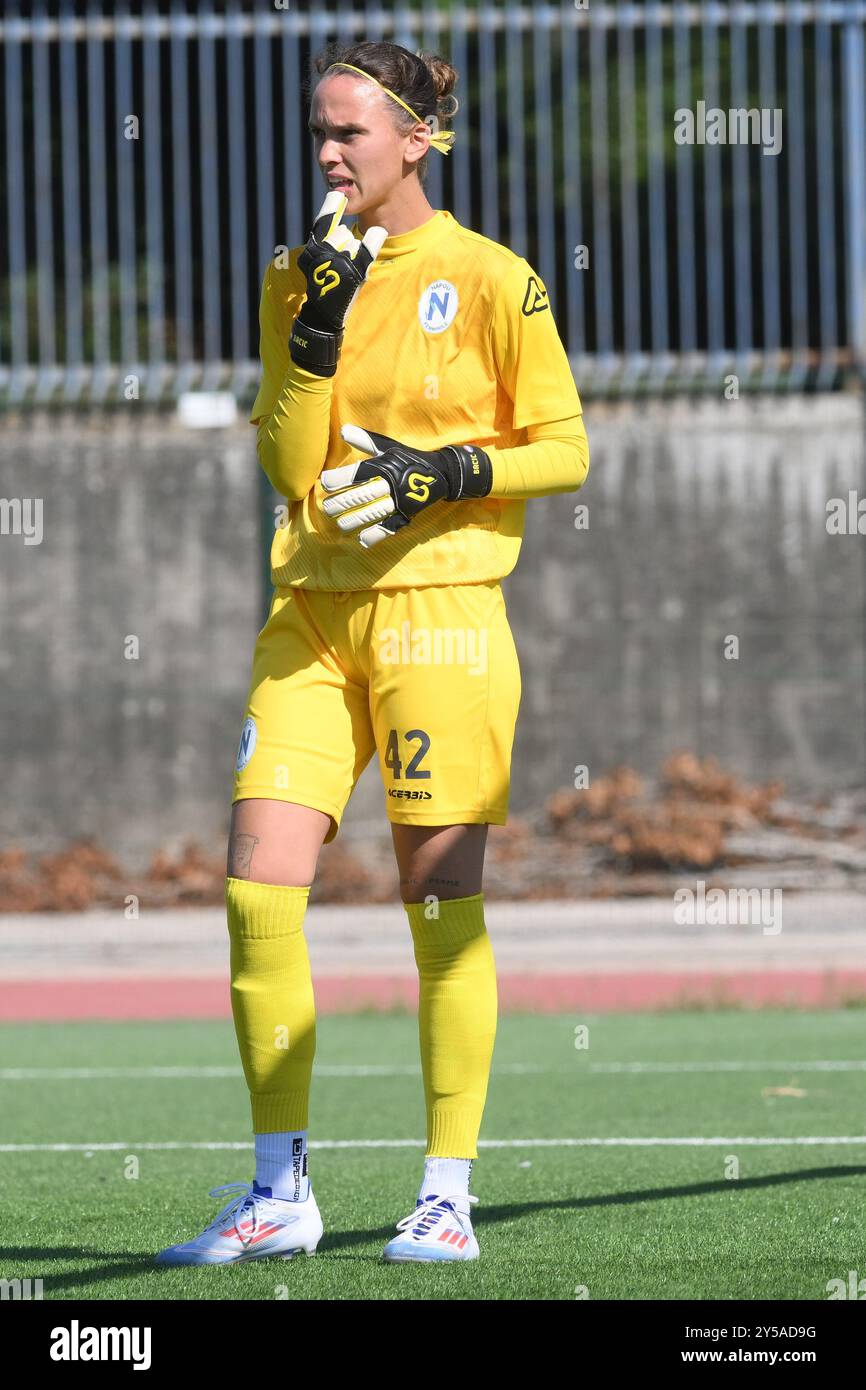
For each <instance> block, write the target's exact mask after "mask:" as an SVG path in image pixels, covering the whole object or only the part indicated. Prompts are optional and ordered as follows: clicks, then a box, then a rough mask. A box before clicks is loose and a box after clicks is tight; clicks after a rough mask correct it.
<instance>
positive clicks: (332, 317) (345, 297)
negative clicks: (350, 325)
mask: <svg viewBox="0 0 866 1390" xmlns="http://www.w3.org/2000/svg"><path fill="white" fill-rule="evenodd" d="M348 201H349V200H348V198H347V197H346V195H345V193H340V192H339V190H338V189H334V190H332V192H330V193H329V194H328V195H327V197H326V198H325V201H324V202H323V203H322V206H321V207H320V208H319V215H318V217H317V218H316V221H315V223H314V224H313V230H312V232H311V233H310V239H309V241H308V242H307V244H306V246H305V247H304V249H303V251H302V252H301V254H300V256H299V257H298V266H299V268H300V269H301V270H302V271H303V273H304V275H305V276H306V279H307V298H306V300H305V301H304V303H303V304H302V305H301V310H300V313H299V314H298V316H297V318H296V319H295V321H294V323H293V324H292V332H291V336H290V338H289V353H290V354H291V358H292V361H293V362H296V363H297V364H298V366H299V367H304V368H306V370H307V371H308V372H314V373H315V374H316V376H333V375H334V373H335V372H336V370H337V363H338V361H339V358H340V349H341V347H342V345H343V324H344V323H345V320H346V316H347V314H348V312H349V309H350V308H351V305H352V300H353V299H354V298H355V295H356V294H357V293H358V290H359V289H360V288H361V285H362V284H363V283H364V280H365V279H366V276H367V271H368V270H369V269H370V266H371V265H372V264H373V261H374V260H375V259H376V257H377V256H378V254H379V252H380V250H381V249H382V242H383V241H384V240H385V238H386V237H387V235H388V233H387V232H386V230H385V228H384V227H369V228H368V230H367V232H366V234H365V236H364V239H363V240H362V241H358V240H357V238H355V237H354V236H353V235H352V233H351V232H350V231H349V228H348V227H347V226H346V225H345V223H343V222H341V221H340V218H341V217H342V216H343V213H344V211H345V208H346V204H347V203H348Z"/></svg>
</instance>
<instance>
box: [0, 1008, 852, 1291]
mask: <svg viewBox="0 0 866 1390" xmlns="http://www.w3.org/2000/svg"><path fill="white" fill-rule="evenodd" d="M575 1024H587V1025H588V1029H589V1047H588V1048H586V1049H582V1050H577V1049H576V1048H575V1046H574V1029H575ZM863 1028H864V1015H863V1012H862V1011H861V1010H858V1009H849V1010H840V1011H837V1012H816V1013H802V1012H793V1011H792V1012H786V1011H782V1010H771V1011H766V1012H748V1011H743V1010H735V1011H730V1012H725V1011H720V1012H715V1013H709V1012H706V1011H700V1012H693V1013H665V1014H636V1015H624V1014H606V1015H604V1016H600V1017H589V1018H587V1017H581V1018H576V1017H571V1016H567V1015H554V1016H530V1015H506V1016H504V1017H502V1018H501V1019H500V1023H499V1031H498V1035H497V1043H496V1052H495V1055H494V1062H493V1074H492V1076H491V1081H490V1089H489V1093H488V1100H487V1107H486V1110H485V1114H484V1122H483V1126H482V1131H481V1136H480V1137H481V1141H482V1143H481V1145H480V1148H479V1157H478V1160H477V1161H476V1164H475V1168H474V1171H473V1175H472V1187H471V1190H472V1192H473V1193H474V1194H475V1195H477V1196H478V1198H479V1202H478V1204H477V1206H474V1207H473V1221H474V1226H475V1230H476V1234H477V1236H478V1239H479V1244H480V1247H481V1259H480V1260H478V1261H476V1262H470V1263H466V1264H459V1263H458V1264H447V1265H436V1266H431V1265H410V1266H406V1265H397V1266H391V1265H385V1264H383V1263H382V1262H381V1259H380V1256H381V1251H382V1247H383V1246H384V1244H385V1243H386V1241H388V1240H389V1239H390V1238H391V1237H392V1236H393V1235H394V1234H395V1223H396V1222H397V1220H398V1219H399V1218H400V1217H402V1216H404V1215H406V1214H407V1213H408V1212H409V1211H410V1210H411V1208H412V1206H413V1204H414V1199H415V1196H416V1191H417V1186H418V1181H419V1179H420V1176H421V1172H422V1162H423V1153H424V1132H425V1131H424V1107H423V1095H422V1089H421V1078H420V1071H417V1072H415V1071H413V1072H412V1073H411V1074H409V1075H404V1074H398V1075H377V1074H375V1072H373V1073H372V1074H368V1075H358V1074H351V1072H350V1074H343V1075H341V1074H333V1073H329V1071H328V1069H329V1068H340V1067H341V1066H343V1067H348V1068H350V1069H351V1068H358V1067H359V1066H362V1065H365V1066H370V1067H373V1068H375V1067H377V1066H378V1067H386V1068H387V1067H389V1066H391V1067H393V1066H398V1067H410V1068H414V1067H415V1065H416V1063H417V1058H418V1043H417V1024H416V1021H415V1019H414V1018H413V1017H410V1016H407V1015H405V1014H393V1015H384V1016H383V1015H372V1014H368V1015H360V1016H329V1017H325V1018H323V1019H320V1021H319V1025H318V1052H317V1058H316V1066H317V1068H319V1069H320V1070H319V1072H318V1075H315V1076H314V1081H313V1093H312V1100H311V1109H310V1144H311V1147H310V1176H311V1178H312V1182H313V1187H314V1191H315V1194H316V1199H317V1202H318V1204H319V1207H320V1209H321V1211H322V1216H323V1220H324V1223H325V1234H324V1236H323V1238H322V1241H321V1244H320V1245H319V1249H318V1253H317V1254H316V1256H315V1257H314V1258H307V1257H306V1256H303V1255H299V1256H296V1257H295V1258H294V1259H292V1260H290V1261H283V1260H276V1259H268V1260H263V1261H258V1262H253V1263H250V1264H244V1265H239V1266H234V1267H231V1266H230V1267H222V1268H213V1267H206V1268H178V1269H163V1268H160V1267H159V1266H156V1265H155V1264H154V1263H153V1256H154V1254H155V1253H156V1251H158V1250H159V1249H160V1248H161V1247H163V1246H164V1245H168V1244H173V1243H176V1242H179V1241H182V1240H188V1239H190V1238H191V1237H192V1236H193V1235H195V1234H197V1233H198V1232H199V1231H200V1230H201V1229H202V1228H203V1227H204V1226H205V1225H206V1224H207V1223H208V1222H209V1221H210V1220H211V1219H212V1217H213V1216H214V1215H215V1214H216V1212H217V1211H218V1210H219V1205H220V1204H222V1203H224V1202H225V1200H227V1198H226V1197H222V1198H220V1199H219V1202H218V1201H217V1199H212V1198H209V1197H208V1189H209V1188H210V1187H216V1186H218V1185H220V1184H222V1183H227V1182H233V1181H241V1180H243V1181H249V1180H250V1179H251V1178H252V1176H253V1173H254V1166H253V1153H252V1139H251V1134H250V1129H249V1103H248V1097H247V1093H246V1088H245V1085H244V1081H243V1076H242V1073H241V1071H240V1066H239V1062H238V1054H237V1044H236V1042H235V1038H234V1033H233V1031H232V1026H231V1023H230V1022H225V1023H210V1022H207V1023H201V1022H176V1023H174V1022H173V1023H164V1022H159V1023H142V1022H136V1023H78V1024H20V1025H4V1026H3V1027H2V1028H0V1068H2V1069H4V1071H3V1073H2V1074H0V1114H2V1128H0V1144H3V1145H10V1144H12V1145H15V1144H39V1145H44V1144H57V1143H69V1144H90V1143H93V1144H96V1143H107V1142H119V1143H120V1144H121V1145H122V1147H121V1148H119V1149H117V1150H113V1151H102V1150H92V1151H89V1152H82V1151H68V1152H56V1151H47V1150H43V1151H36V1152H32V1151H31V1152H9V1151H8V1150H4V1151H0V1195H2V1199H3V1200H2V1206H0V1223H2V1229H0V1277H2V1278H6V1279H12V1278H31V1279H34V1278H41V1279H42V1280H43V1296H44V1298H46V1299H50V1298H55V1299H67V1298H94V1299H96V1298H108V1299H132V1298H144V1299H163V1298H170V1299H226V1298H229V1299H235V1298H242V1299H262V1298H267V1299H273V1298H290V1299H296V1298H301V1299H371V1298H373V1299H405V1298H437V1299H439V1298H451V1299H544V1300H549V1299H556V1300H573V1299H575V1298H579V1297H589V1298H590V1299H596V1300H597V1299H656V1298H662V1299H800V1298H803V1299H826V1298H827V1297H828V1293H827V1281H828V1280H830V1279H837V1278H841V1279H847V1277H848V1271H849V1270H852V1269H853V1270H857V1271H858V1272H859V1276H860V1277H863V1276H864V1275H866V1223H864V1219H863V1207H864V1185H866V1152H864V1146H863V1145H862V1144H848V1145H831V1144H826V1143H825V1144H818V1145H804V1144H799V1143H798V1144H794V1145H783V1144H780V1143H772V1144H770V1145H767V1146H752V1145H747V1144H743V1143H737V1142H729V1143H722V1144H714V1145H707V1146H703V1147H697V1146H688V1145H684V1146H648V1147H628V1146H623V1145H613V1146H588V1147H566V1146H556V1145H554V1146H551V1147H532V1146H531V1145H523V1144H518V1145H517V1146H512V1147H495V1146H492V1147H486V1146H485V1142H484V1141H515V1140H535V1141H538V1140H542V1139H567V1138H586V1137H594V1138H620V1139H622V1138H646V1137H654V1138H663V1137H680V1138H688V1137H697V1136H700V1137H704V1138H721V1139H725V1140H734V1141H736V1140H737V1138H742V1137H750V1136H751V1137H765V1138H770V1139H772V1140H780V1139H784V1138H789V1139H790V1138H796V1139H801V1138H804V1137H807V1136H821V1137H824V1138H827V1137H832V1136H857V1135H861V1136H862V1135H863V1134H864V1133H866V1105H864V1103H863V1096H864V1086H866V1072H864V1071H863V1070H847V1071H846V1070H818V1071H815V1070H807V1069H805V1068H802V1069H798V1068H797V1067H796V1066H788V1065H782V1066H781V1067H780V1066H775V1067H774V1066H770V1065H766V1066H764V1065H761V1066H759V1067H758V1068H757V1069H753V1070H727V1071H726V1070H711V1071H704V1072H700V1071H698V1072H653V1071H644V1072H634V1071H631V1072H628V1071H626V1072H623V1071H604V1070H592V1068H603V1067H607V1066H611V1065H612V1064H615V1063H621V1062H629V1063H634V1062H640V1063H662V1062H667V1063H674V1064H676V1065H682V1064H683V1063H696V1062H706V1063H711V1064H713V1065H715V1064H717V1063H718V1062H719V1061H726V1062H742V1061H747V1062H749V1063H756V1062H757V1063H760V1064H764V1063H767V1064H769V1063H771V1062H774V1061H775V1062H777V1063H779V1062H780V1063H783V1064H787V1063H792V1062H804V1061H808V1060H822V1061H829V1060H846V1061H847V1060H857V1059H862V1058H863V1057H864V1048H863ZM156 1066H168V1067H176V1066H186V1067H201V1066H210V1067H228V1068H231V1069H232V1070H231V1074H230V1075H227V1076H222V1077H213V1076H196V1077H185V1078H178V1077H172V1078H155V1077H148V1076H145V1075H136V1076H134V1077H124V1078H118V1077H113V1078H105V1077H102V1078H98V1079H96V1078H92V1079H84V1078H69V1077H65V1078H64V1077H56V1076H55V1077H52V1076H50V1075H41V1074H40V1075H38V1076H36V1077H33V1078H28V1079H25V1080H20V1079H13V1078H12V1077H9V1076H8V1075H7V1074H6V1073H7V1072H8V1070H9V1069H12V1068H28V1069H29V1068H36V1069H38V1070H39V1072H40V1073H41V1071H42V1069H45V1068H48V1069H53V1068H70V1067H132V1068H136V1069H143V1068H147V1067H156ZM523 1069H525V1070H523ZM767 1088H772V1089H775V1090H776V1091H779V1090H781V1091H783V1092H784V1091H785V1090H786V1089H788V1090H791V1091H792V1092H793V1094H784V1093H781V1094H767ZM801 1092H802V1094H801ZM325 1140H327V1141H337V1140H343V1141H358V1140H365V1141H370V1140H417V1141H418V1145H417V1147H415V1146H410V1147H395V1148H388V1147H381V1148H370V1147H367V1148H365V1147H347V1148H327V1147H318V1148H317V1141H319V1144H321V1141H325ZM164 1141H173V1142H179V1141H180V1142H183V1141H199V1142H200V1141H223V1142H225V1141H235V1142H239V1143H242V1144H244V1143H246V1144H248V1145H249V1147H248V1148H245V1149H238V1150H234V1151H232V1150H219V1149H212V1150H208V1149H198V1150H195V1149H183V1148H181V1149H174V1150H171V1149H169V1150H158V1149H146V1148H144V1147H142V1146H143V1144H145V1143H148V1142H149V1143H159V1142H164ZM131 1160H134V1161H135V1162H131ZM135 1163H137V1173H138V1175H137V1176H134V1177H130V1176H127V1173H129V1172H131V1171H135ZM735 1165H738V1176H732V1175H731V1174H732V1173H733V1172H734V1171H735ZM229 1195H231V1194H229Z"/></svg>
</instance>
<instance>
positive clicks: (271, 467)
mask: <svg viewBox="0 0 866 1390" xmlns="http://www.w3.org/2000/svg"><path fill="white" fill-rule="evenodd" d="M313 70H314V74H317V75H318V77H319V80H318V82H317V85H316V86H315V90H314V91H313V92H312V102H311V109H310V132H311V135H312V137H313V140H314V142H315V150H316V157H317V160H318V163H319V166H320V168H321V170H322V174H323V176H324V178H325V180H326V181H327V184H328V188H329V190H330V191H329V193H328V195H327V196H326V198H325V201H324V203H323V205H322V209H321V211H320V214H319V217H318V218H317V220H316V223H315V226H314V229H313V232H312V235H311V237H310V239H309V241H308V242H307V244H306V246H304V247H297V248H296V249H294V250H292V251H290V252H288V253H286V254H285V255H284V256H282V257H281V256H279V255H278V256H277V257H276V258H275V259H274V260H273V261H272V262H271V263H270V264H269V265H268V267H267V270H266V272H265V277H264V284H263V286H262V296H261V308H260V323H261V357H262V367H263V378H262V383H261V388H260V390H259V393H258V396H257V398H256V401H255V404H254V406H253V409H252V414H251V417H250V418H251V422H252V423H253V424H256V425H257V426H258V431H257V448H258V456H259V460H260V462H261V465H262V468H263V469H264V471H265V473H266V474H267V476H268V478H269V479H270V481H271V483H272V484H273V486H274V488H275V490H276V492H277V493H278V494H279V495H280V496H281V497H284V498H286V499H287V503H288V509H287V522H286V524H285V525H284V526H282V527H281V528H280V529H278V530H277V532H276V535H275V538H274V543H273V548H272V553H271V560H272V574H273V583H274V586H275V592H274V597H273V602H272V605H271V610H270V614H269V617H268V621H267V623H266V625H265V627H264V628H263V629H262V631H261V633H260V634H259V637H258V641H257V645H256V650H255V657H254V663H253V674H252V684H251V690H250V696H249V702H248V706H247V715H246V720H245V722H244V726H243V733H242V736H241V743H240V749H239V752H238V760H237V773H236V780H235V787H234V797H233V814H232V826H231V834H230V842H229V855H228V871H227V882H226V901H227V911H228V927H229V934H230V940H231V977H232V984H231V990H232V1008H233V1015H234V1021H235V1028H236V1031H237V1037H238V1043H239V1047H240V1052H241V1057H242V1060H243V1067H244V1074H245V1076H246V1080H247V1084H248V1086H249V1090H250V1096H251V1103H252V1122H253V1131H254V1134H255V1153H256V1173H255V1180H254V1181H253V1182H252V1183H244V1182H241V1183H233V1184H228V1185H227V1186H226V1187H225V1188H215V1189H214V1190H213V1193H212V1195H216V1194H217V1193H218V1192H223V1191H233V1192H235V1193H236V1195H235V1196H234V1197H233V1198H231V1199H230V1200H229V1203H228V1205H227V1206H226V1207H225V1208H224V1209H223V1211H222V1212H220V1214H219V1215H218V1216H217V1218H216V1219H215V1220H214V1221H213V1222H212V1224H211V1225H209V1226H208V1227H207V1228H206V1230H205V1231H204V1232H203V1233H202V1234H201V1235H200V1236H198V1237H196V1238H195V1239H193V1240H192V1241H190V1242H189V1243H187V1244H183V1245H177V1246H173V1247H171V1248H170V1249H168V1250H166V1251H163V1252H162V1253H161V1255H160V1256H159V1257H158V1258H159V1259H160V1260H161V1261H163V1262H166V1263H172V1264H200V1263H228V1262H232V1261H236V1260H249V1259H256V1258H259V1257H262V1256H266V1255H282V1256H284V1257H288V1256H290V1255H291V1254H293V1253H295V1252H297V1251H299V1250H305V1251H306V1252H307V1254H312V1253H313V1252H314V1251H315V1249H316V1246H317V1244H318V1242H319V1239H320V1237H321V1235H322V1221H321V1217H320V1215H319V1209H318V1207H317V1205H316V1200H315V1198H314V1196H313V1193H312V1190H311V1188H310V1181H309V1177H308V1172H307V1123H308V1101H309V1091H310V1080H311V1074H312V1067H313V1055H314V1052H315V1046H316V1024H315V1010H314V1004H313V988H312V983H311V978H310V965H309V959H308V955H307V946H306V941H305V937H304V933H303V929H302V927H303V920H304V913H305V909H306V905H307V898H308V895H309V891H310V885H311V883H312V881H313V877H314V875H315V872H316V864H317V858H318V853H319V849H320V846H321V845H322V844H323V843H327V842H328V841H331V840H333V839H334V837H335V835H336V834H337V831H338V828H339V825H340V819H341V816H342V814H343V811H344V809H345V806H346V803H347V801H348V800H349V797H350V795H351V793H352V790H353V788H354V786H355V783H356V782H357V780H358V778H359V776H360V775H361V772H362V771H363V769H364V768H365V766H366V765H367V763H368V762H369V760H370V758H371V757H372V756H373V754H374V753H375V754H376V755H377V756H378V759H379V768H380V771H381V775H382V781H383V783H384V787H385V798H386V799H385V809H386V814H387V817H388V820H389V821H390V823H391V830H392V836H393V841H394V850H395V854H396V859H397V865H398V868H399V875H400V887H401V895H402V898H403V904H404V907H405V910H406V915H407V917H408V919H409V928H410V930H411V933H412V938H413V943H414V952H415V960H416V962H417V967H418V974H419V980H420V1009H419V1034H420V1047H421V1064H422V1074H423V1081H424V1093H425V1098H426V1108H427V1150H426V1157H425V1162H424V1175H423V1178H422V1180H421V1185H420V1190H419V1192H418V1198H417V1201H416V1205H415V1209H414V1210H413V1211H412V1212H410V1214H409V1215H408V1216H406V1217H404V1218H403V1220H401V1221H399V1222H398V1223H397V1230H398V1232H399V1234H398V1235H397V1236H396V1237H395V1238H394V1239H393V1240H391V1241H390V1243H389V1244H388V1245H387V1246H386V1247H385V1251H384V1258H385V1259H387V1260H393V1261H405V1260H471V1259H476V1258H477V1257H478V1244H477V1241H476V1238H475V1235H474V1234H473V1231H472V1225H471V1221H470V1203H471V1202H475V1201H477V1198H476V1197H474V1196H470V1195H469V1176H470V1171H471V1168H472V1162H473V1159H475V1158H476V1157H477V1153H478V1150H477V1139H478V1131H479V1127H480V1124H481V1116H482V1112H483V1109H484V1103H485V1098H486V1094H487V1083H488V1076H489V1071H490V1063H491V1058H492V1054H493V1042H494V1037H495V1033H496V1016H497V995H496V972H495V964H494V958H493V952H492V949H491V944H490V939H489V937H488V935H487V930H486V927H485V921H484V895H483V892H482V871H483V863H484V849H485V841H486V835H487V826H488V825H489V824H490V823H493V824H495V825H502V824H504V823H505V821H506V818H507V810H508V792H509V764H510V756H511V747H512V741H513V736H514V727H515V721H516V718H517V710H518V705H519V701H520V690H521V686H520V670H519V666H518V660H517V653H516V651H515V647H514V641H513V639H512V636H511V631H510V628H509V625H508V619H507V616H506V610H505V603H504V601H503V596H502V589H501V585H500V581H501V579H502V578H503V576H504V575H506V574H509V573H510V572H511V570H512V569H513V568H514V565H515V562H516V560H517V555H518V551H519V550H520V542H521V535H522V531H523V520H524V509H525V505H526V499H527V498H531V497H542V496H546V495H549V494H551V493H568V492H574V491H575V490H576V489H577V488H579V487H580V485H581V484H582V483H583V481H584V479H585V477H586V474H587V468H588V448H587V442H586V435H585V432H584V429H583V424H582V420H581V404H580V400H579V397H578V393H577V390H576V388H575V385H574V381H573V379H572V375H571V371H570V370H569V366H568V361H567V358H566V355H565V352H564V350H563V347H562V344H561V342H560V339H559V336H558V334H557V330H556V326H555V323H554V320H553V316H552V314H551V311H550V307H549V303H548V298H547V293H546V291H545V287H544V285H543V283H542V281H541V280H540V278H539V276H538V275H537V274H536V273H535V272H534V271H533V269H532V267H531V266H530V265H529V264H528V263H527V262H526V261H525V260H524V259H523V258H522V257H521V256H517V255H515V254H514V253H513V252H512V251H510V250H509V249H508V248H507V247H505V246H501V245H499V244H498V243H496V242H494V241H490V240H489V239H488V238H487V237H484V236H480V235H479V234H478V233H477V232H473V231H470V230H469V229H468V228H467V227H463V226H461V225H460V223H459V222H457V221H456V219H455V218H454V217H453V216H452V215H451V213H450V212H447V211H445V210H444V209H439V210H436V209H434V208H432V207H431V206H430V204H429V203H428V201H427V199H426V197H425V195H424V179H425V176H426V164H427V158H428V150H429V148H430V146H431V145H433V147H434V149H435V150H437V151H440V152H441V153H443V154H447V153H448V150H449V148H450V146H451V144H452V142H453V140H454V138H455V137H454V132H453V131H451V130H447V129H444V128H443V125H442V122H443V121H447V120H448V119H449V118H450V117H451V116H452V115H453V114H454V112H455V110H456V102H455V100H454V98H453V97H452V96H451V95H450V93H451V90H452V88H453V86H454V84H455V81H456V78H457V74H456V73H455V71H454V69H453V68H451V67H450V66H449V65H448V63H446V62H444V61H443V60H442V59H440V58H435V57H429V56H424V55H415V54H412V53H410V52H409V51H408V50H407V49H405V48H402V47H400V46H398V45H396V44H391V43H359V44H356V45H353V46H350V47H343V48H339V47H337V46H331V47H330V48H329V49H327V50H326V51H325V52H324V53H323V54H321V55H319V57H318V58H316V59H315V61H314V64H313ZM314 80H315V78H314ZM344 212H345V213H348V214H350V215H355V216H356V217H357V226H356V228H355V229H354V230H353V231H349V230H348V229H347V228H346V226H345V224H343V223H342V222H341V220H340V219H341V217H342V215H343V213H344ZM356 295H357V301H356V302H354V303H353V301H354V300H355V296H356ZM350 306H351V307H352V314H351V317H350V318H348V320H347V315H348V313H349V308H350ZM344 325H345V331H344Z"/></svg>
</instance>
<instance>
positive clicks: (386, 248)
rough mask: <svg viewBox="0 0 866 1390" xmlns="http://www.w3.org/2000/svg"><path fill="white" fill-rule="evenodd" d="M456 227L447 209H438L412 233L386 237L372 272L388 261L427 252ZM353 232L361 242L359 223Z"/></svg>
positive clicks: (361, 234) (361, 235) (414, 228)
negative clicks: (414, 253)
mask: <svg viewBox="0 0 866 1390" xmlns="http://www.w3.org/2000/svg"><path fill="white" fill-rule="evenodd" d="M455 225H456V224H455V220H454V217H453V216H452V214H451V213H450V212H449V211H448V210H447V208H440V209H438V210H437V211H436V212H434V214H433V216H432V217H428V219H427V221H426V222H422V223H421V226H420V227H413V228H412V230H411V232H401V233H400V234H399V236H389V237H386V238H385V240H384V241H383V242H382V249H381V251H380V252H379V254H378V256H377V257H376V260H375V262H374V264H373V266H371V270H372V269H375V267H376V266H377V265H379V264H382V265H384V264H385V263H386V262H387V261H396V260H398V259H399V258H400V257H402V256H409V255H411V253H412V252H413V251H426V250H427V249H428V247H429V246H431V245H432V244H433V242H436V241H438V240H439V238H440V237H442V236H444V235H445V234H446V233H447V232H450V231H451V230H452V229H453V227H454V226H455ZM352 231H353V233H354V234H355V237H356V238H357V240H358V241H361V239H362V237H363V233H362V232H361V230H360V228H359V227H358V224H357V223H355V225H354V227H353V228H352Z"/></svg>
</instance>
